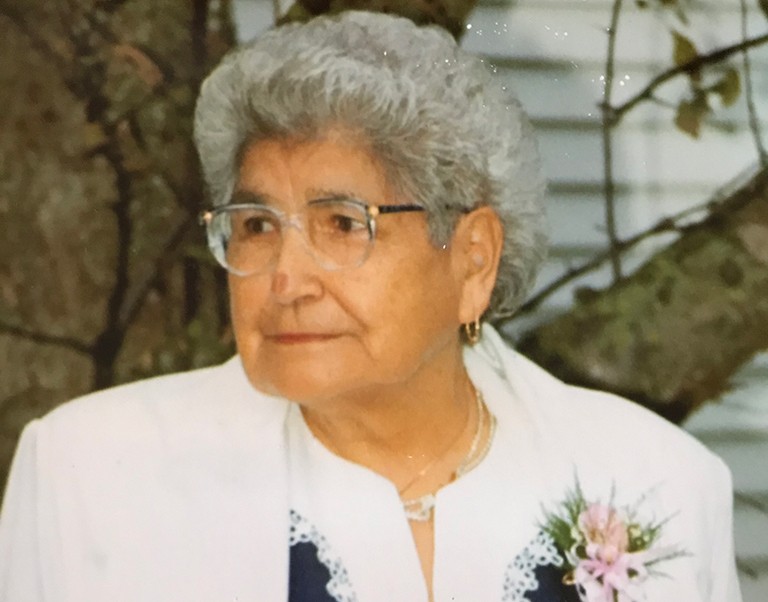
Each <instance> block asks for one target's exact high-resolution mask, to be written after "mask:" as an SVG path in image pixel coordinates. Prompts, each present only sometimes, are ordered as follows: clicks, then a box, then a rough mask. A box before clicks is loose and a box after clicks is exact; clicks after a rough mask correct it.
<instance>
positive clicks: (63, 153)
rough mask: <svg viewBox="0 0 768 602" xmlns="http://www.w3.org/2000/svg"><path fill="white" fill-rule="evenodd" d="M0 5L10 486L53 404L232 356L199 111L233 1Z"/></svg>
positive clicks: (3, 434)
mask: <svg viewBox="0 0 768 602" xmlns="http://www.w3.org/2000/svg"><path fill="white" fill-rule="evenodd" d="M219 6H221V12H220V13H219V14H212V13H211V11H210V9H209V6H208V1H207V0H193V1H191V2H168V1H166V2H161V3H155V2H150V1H149V0H57V1H56V2H36V1H34V0H0V106H2V111H0V132H2V136H0V218H1V219H0V365H1V366H2V368H0V373H2V379H0V483H1V482H4V476H3V471H4V469H5V467H6V466H7V464H8V461H9V459H10V454H11V451H12V449H13V446H14V444H15V441H16V437H17V435H18V431H19V430H20V428H21V426H22V425H23V424H24V423H26V422H27V421H29V420H30V419H32V418H34V417H36V416H39V415H41V414H43V413H45V412H47V411H48V410H50V409H51V408H53V407H55V406H56V405H57V404H59V403H61V402H63V401H65V400H67V399H69V398H71V397H74V396H77V395H81V394H83V393H86V392H88V391H89V390H92V389H96V388H103V387H106V386H110V385H113V384H116V383H118V382H124V381H127V380H132V379H135V378H139V377H142V376H149V375H152V374H156V373H158V372H167V371H170V370H177V369H184V368H190V367H193V366H196V365H202V364H207V363H210V362H212V361H216V360H217V359H219V358H221V357H223V356H224V355H226V354H228V353H229V352H230V350H231V344H230V341H229V337H228V332H227V328H228V327H227V326H225V325H223V324H222V322H221V320H220V316H221V315H222V314H226V312H225V311H222V310H221V307H220V306H221V303H222V297H221V295H220V294H218V292H217V291H216V290H215V289H216V286H217V277H216V276H214V275H213V267H212V265H210V264H209V263H207V262H203V263H201V262H198V261H191V259H192V258H194V257H204V256H206V255H204V249H203V245H202V238H201V237H200V236H199V235H198V233H197V232H194V231H193V228H192V226H193V225H194V224H195V220H194V216H195V213H196V212H197V211H198V210H199V209H200V208H201V207H202V205H203V187H202V183H201V179H200V176H199V169H198V165H197V159H196V154H195V152H194V149H193V148H192V145H191V115H192V110H193V106H194V101H195V96H196V91H197V88H198V86H199V82H200V80H201V78H202V77H203V75H204V74H205V73H206V72H207V70H208V69H209V68H210V66H211V65H212V64H213V63H214V62H216V61H217V60H218V59H219V58H220V56H221V55H222V54H223V52H224V51H225V50H227V49H228V48H229V47H230V46H231V44H232V43H233V36H232V27H231V22H230V21H229V16H228V2H222V3H219Z"/></svg>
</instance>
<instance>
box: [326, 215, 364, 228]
mask: <svg viewBox="0 0 768 602" xmlns="http://www.w3.org/2000/svg"><path fill="white" fill-rule="evenodd" d="M332 223H333V226H334V229H335V230H337V231H339V232H355V231H357V230H360V229H362V228H365V223H364V222H362V221H360V220H359V219H355V218H353V217H350V216H348V215H343V214H336V215H334V216H333V217H332Z"/></svg>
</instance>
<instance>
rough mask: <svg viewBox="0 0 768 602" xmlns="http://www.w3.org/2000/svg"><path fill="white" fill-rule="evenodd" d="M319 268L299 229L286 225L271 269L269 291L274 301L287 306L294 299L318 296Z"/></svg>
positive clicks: (319, 285) (319, 286) (319, 289)
mask: <svg viewBox="0 0 768 602" xmlns="http://www.w3.org/2000/svg"><path fill="white" fill-rule="evenodd" d="M291 226H293V227H291ZM321 270H322V268H321V267H320V266H319V265H318V263H317V262H316V261H315V259H314V257H313V256H312V252H311V250H310V249H309V245H308V243H307V242H306V240H305V239H304V233H303V232H302V231H301V228H300V227H298V226H297V225H296V224H293V223H290V224H286V227H284V228H283V233H282V237H281V241H280V246H279V248H278V249H277V256H276V257H275V262H274V267H273V268H272V283H271V292H272V295H273V296H274V298H275V300H276V301H277V302H278V303H280V304H283V305H290V304H292V303H295V302H296V301H297V300H301V299H309V298H313V297H319V296H320V295H321V294H322V290H323V287H322V283H321V281H320V278H319V272H320V271H321Z"/></svg>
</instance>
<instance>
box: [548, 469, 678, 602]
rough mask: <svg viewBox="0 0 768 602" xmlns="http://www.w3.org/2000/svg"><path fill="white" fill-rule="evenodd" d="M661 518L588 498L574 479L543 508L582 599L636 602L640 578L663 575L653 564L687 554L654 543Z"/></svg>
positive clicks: (566, 580)
mask: <svg viewBox="0 0 768 602" xmlns="http://www.w3.org/2000/svg"><path fill="white" fill-rule="evenodd" d="M611 497H613V496H611ZM665 523H666V520H664V521H661V522H654V521H650V522H642V521H640V520H638V519H637V512H636V508H635V507H631V508H615V507H614V506H613V505H612V504H605V503H601V502H599V501H598V502H589V501H587V500H586V499H585V498H584V495H583V493H582V491H581V486H580V485H579V483H578V481H577V483H576V487H575V488H574V490H573V491H571V492H569V493H568V494H567V496H566V499H565V501H563V502H562V504H560V507H559V508H558V509H557V510H556V511H554V512H548V511H545V522H544V524H543V529H544V531H545V532H546V533H547V534H548V535H549V536H550V537H551V538H552V540H553V542H554V544H555V547H556V548H557V550H558V552H559V553H560V556H561V558H562V559H563V567H564V568H565V571H566V574H565V577H564V578H563V582H564V583H566V584H569V585H575V586H576V589H577V590H578V592H579V595H580V597H581V599H582V600H583V601H584V602H640V601H642V600H645V599H646V598H645V595H644V592H643V587H642V586H643V583H644V582H645V581H646V580H647V579H648V578H649V577H652V576H655V575H661V574H662V573H660V572H659V571H658V570H657V568H656V565H657V564H658V563H660V562H662V561H664V560H671V559H672V558H676V557H678V556H683V555H685V552H684V551H683V550H681V549H680V548H678V547H676V546H666V547H662V546H658V545H657V543H658V539H659V536H660V535H661V530H662V527H663V526H664V524H665Z"/></svg>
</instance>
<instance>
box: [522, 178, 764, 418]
mask: <svg viewBox="0 0 768 602" xmlns="http://www.w3.org/2000/svg"><path fill="white" fill-rule="evenodd" d="M518 348H519V349H520V350H521V351H522V352H523V353H525V354H526V355H528V356H529V357H531V358H532V359H533V360H534V361H536V362H537V363H539V364H541V365H542V366H544V367H545V368H547V369H548V370H550V371H551V372H553V373H554V374H556V375H557V376H559V377H561V378H562V379H564V380H566V381H568V382H572V383H575V384H581V385H585V386H588V387H593V388H597V389H603V390H607V391H613V392H616V393H619V394H621V395H624V396H626V397H629V398H630V399H634V400H636V401H638V402H640V403H642V404H643V405H646V406H648V407H650V408H652V409H654V410H655V411H657V412H658V413H660V414H662V415H664V416H666V417H668V418H669V419H671V420H673V421H680V420H682V419H683V418H685V416H687V415H688V414H689V413H690V412H691V410H693V409H695V408H696V407H698V406H699V405H701V404H702V403H703V402H705V401H707V400H710V399H714V398H715V397H717V396H718V395H720V394H721V393H723V392H724V391H725V390H726V389H727V387H728V379H729V377H730V376H731V375H732V374H733V373H734V372H735V371H736V370H737V369H738V368H739V367H740V366H742V365H743V364H744V363H745V362H746V361H747V360H749V359H751V358H752V357H753V356H754V354H755V353H757V352H758V351H761V350H763V349H766V348H768V170H766V169H763V170H761V171H759V172H758V173H757V175H755V176H754V177H753V178H752V179H751V180H750V181H749V182H748V183H747V184H746V185H744V186H742V187H740V188H739V189H738V190H736V191H735V192H734V193H733V194H731V195H730V197H729V198H728V199H726V200H725V201H724V202H723V203H722V205H720V206H719V207H718V208H717V209H716V210H715V211H714V212H713V213H712V214H711V215H710V216H709V218H708V219H706V220H705V221H704V222H702V223H701V224H699V225H696V226H693V227H690V228H688V229H686V230H684V231H683V232H682V233H681V236H680V238H679V239H678V240H677V242H675V243H673V244H671V245H670V246H669V247H667V248H665V249H663V250H662V251H660V252H659V253H658V254H656V255H655V256H654V257H653V258H651V259H650V260H649V261H648V262H647V263H646V264H645V265H643V266H642V267H641V268H640V269H639V270H637V271H636V272H635V273H634V274H633V275H632V276H630V277H628V278H625V279H624V280H623V281H621V282H619V283H618V284H616V285H615V286H612V287H610V288H609V289H607V290H604V291H601V292H597V293H592V294H590V295H588V298H586V299H585V298H582V299H581V300H580V301H577V302H576V303H575V305H574V306H573V307H572V308H571V309H570V310H569V311H568V312H567V313H565V314H564V315H562V316H559V317H558V318H556V319H554V320H553V321H551V322H549V323H547V324H545V325H542V326H540V327H538V328H536V329H535V330H533V331H532V332H530V333H528V334H527V335H526V336H524V337H523V338H522V340H521V342H520V343H519V345H518Z"/></svg>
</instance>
